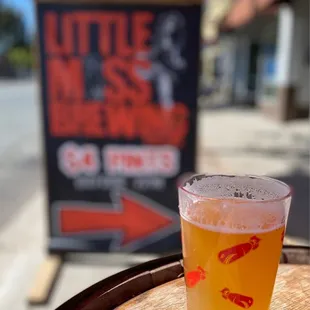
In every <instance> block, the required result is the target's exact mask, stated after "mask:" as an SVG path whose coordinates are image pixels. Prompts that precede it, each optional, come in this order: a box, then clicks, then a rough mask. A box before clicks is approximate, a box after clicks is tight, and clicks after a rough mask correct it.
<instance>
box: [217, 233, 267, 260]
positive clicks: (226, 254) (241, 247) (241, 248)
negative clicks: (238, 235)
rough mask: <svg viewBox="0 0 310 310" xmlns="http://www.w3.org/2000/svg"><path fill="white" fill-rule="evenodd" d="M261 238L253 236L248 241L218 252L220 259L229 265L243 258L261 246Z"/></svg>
mask: <svg viewBox="0 0 310 310" xmlns="http://www.w3.org/2000/svg"><path fill="white" fill-rule="evenodd" d="M260 241H261V239H259V238H258V237H256V236H253V237H251V239H250V241H249V242H247V243H242V244H238V245H236V246H233V247H231V248H228V249H225V250H223V251H221V252H220V253H219V254H218V259H219V260H220V262H221V263H223V264H225V265H228V264H231V263H233V262H235V261H236V260H238V259H240V258H242V257H243V256H245V255H246V254H248V253H249V252H250V251H252V250H256V249H257V248H258V247H259V242H260Z"/></svg>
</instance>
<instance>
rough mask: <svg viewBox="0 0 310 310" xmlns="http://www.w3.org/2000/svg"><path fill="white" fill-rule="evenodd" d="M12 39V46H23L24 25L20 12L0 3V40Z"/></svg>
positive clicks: (24, 43)
mask: <svg viewBox="0 0 310 310" xmlns="http://www.w3.org/2000/svg"><path fill="white" fill-rule="evenodd" d="M7 38H9V39H12V41H13V45H14V46H25V45H26V42H25V25H24V22H23V20H22V17H21V16H20V14H19V13H18V12H16V11H14V10H12V9H11V8H8V7H5V6H4V5H2V4H1V3H0V41H1V39H7Z"/></svg>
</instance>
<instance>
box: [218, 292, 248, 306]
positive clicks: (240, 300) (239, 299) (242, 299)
mask: <svg viewBox="0 0 310 310" xmlns="http://www.w3.org/2000/svg"><path fill="white" fill-rule="evenodd" d="M221 293H222V296H223V298H224V299H228V300H229V301H231V302H232V303H234V304H235V305H237V306H239V307H241V308H245V309H249V308H251V307H252V306H253V303H254V300H253V298H252V297H248V296H244V295H240V294H236V293H231V292H230V290H229V289H228V288H224V289H223V290H221Z"/></svg>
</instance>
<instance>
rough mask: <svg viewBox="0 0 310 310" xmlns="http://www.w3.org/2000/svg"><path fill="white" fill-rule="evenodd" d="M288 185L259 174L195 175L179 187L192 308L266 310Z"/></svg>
mask: <svg viewBox="0 0 310 310" xmlns="http://www.w3.org/2000/svg"><path fill="white" fill-rule="evenodd" d="M290 203H291V191H290V187H289V186H287V185H286V184H285V183H282V182H280V181H277V180H274V179H271V178H267V177H257V176H234V175H197V176H193V177H191V178H190V179H188V180H187V181H185V183H184V184H182V185H181V186H180V187H179V208H180V215H181V230H182V244H183V258H184V276H185V283H186V292H187V294H186V295H187V309H188V310H238V309H242V308H245V309H251V310H268V309H269V307H270V303H271V297H272V292H273V287H274V283H275V279H276V274H277V269H278V264H279V259H280V255H281V250H282V245H283V239H284V234H285V227H286V223H287V217H288V212H289V207H290Z"/></svg>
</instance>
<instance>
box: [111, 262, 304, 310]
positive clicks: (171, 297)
mask: <svg viewBox="0 0 310 310" xmlns="http://www.w3.org/2000/svg"><path fill="white" fill-rule="evenodd" d="M309 303H310V266H307V265H280V266H279V270H278V276H277V281H276V285H275V289H274V294H273V300H272V305H271V308H270V310H279V309H285V310H301V309H307V307H309ZM141 309H148V310H183V309H184V310H186V295H185V285H184V278H179V279H176V280H173V281H170V282H168V283H165V284H163V285H161V286H159V287H156V288H153V289H151V290H149V291H147V292H145V293H143V294H141V295H139V296H137V297H135V298H133V299H131V300H130V301H128V302H126V303H125V304H123V305H122V306H119V307H118V308H117V310H141Z"/></svg>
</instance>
